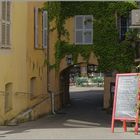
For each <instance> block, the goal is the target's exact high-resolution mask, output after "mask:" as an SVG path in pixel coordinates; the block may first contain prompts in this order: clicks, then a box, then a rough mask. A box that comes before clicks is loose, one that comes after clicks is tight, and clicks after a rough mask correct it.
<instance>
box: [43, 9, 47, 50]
mask: <svg viewBox="0 0 140 140" xmlns="http://www.w3.org/2000/svg"><path fill="white" fill-rule="evenodd" d="M47 16H48V14H47V11H43V32H42V33H43V35H42V37H43V48H47V26H48V17H47Z"/></svg>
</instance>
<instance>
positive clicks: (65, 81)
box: [59, 63, 97, 106]
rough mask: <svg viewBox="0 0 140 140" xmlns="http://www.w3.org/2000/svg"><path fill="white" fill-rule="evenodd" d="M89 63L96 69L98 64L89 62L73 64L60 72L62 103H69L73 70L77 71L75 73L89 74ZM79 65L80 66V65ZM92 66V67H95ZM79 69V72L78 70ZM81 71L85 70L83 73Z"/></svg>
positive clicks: (78, 74) (63, 104)
mask: <svg viewBox="0 0 140 140" xmlns="http://www.w3.org/2000/svg"><path fill="white" fill-rule="evenodd" d="M87 65H88V66H90V67H91V66H93V67H94V68H95V69H96V66H97V65H96V64H91V63H90V64H87V63H78V64H76V65H71V66H69V67H67V68H65V69H63V70H62V71H61V72H60V76H59V93H60V95H61V105H62V106H65V105H66V104H68V103H69V102H70V94H69V87H70V76H71V75H70V74H71V72H73V73H75V75H77V76H80V75H81V76H89V75H88V74H87V72H88V71H87ZM78 66H79V67H78ZM84 66H85V68H86V70H85V69H83V67H84ZM93 67H92V68H93ZM74 69H75V70H74ZM78 71H79V72H78ZM81 71H83V73H82V74H81ZM84 71H86V74H85V73H84Z"/></svg>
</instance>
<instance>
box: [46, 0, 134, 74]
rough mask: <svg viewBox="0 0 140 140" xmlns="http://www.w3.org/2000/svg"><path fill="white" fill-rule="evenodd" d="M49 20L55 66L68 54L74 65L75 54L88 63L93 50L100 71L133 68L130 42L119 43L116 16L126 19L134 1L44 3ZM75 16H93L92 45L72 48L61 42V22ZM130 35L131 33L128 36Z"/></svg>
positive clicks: (65, 32)
mask: <svg viewBox="0 0 140 140" xmlns="http://www.w3.org/2000/svg"><path fill="white" fill-rule="evenodd" d="M45 8H46V9H47V10H48V14H49V20H50V21H52V20H53V19H54V20H55V22H56V29H57V32H58V41H57V42H56V45H55V47H56V54H55V57H56V67H57V68H59V64H60V61H61V59H62V58H64V57H65V55H67V54H72V56H73V61H74V63H76V60H77V57H78V54H81V55H82V56H83V57H84V59H85V60H86V61H87V62H88V59H89V56H90V53H91V52H92V51H94V53H95V55H96V56H97V59H98V62H99V70H100V71H103V72H105V71H113V70H117V71H118V72H129V71H130V70H131V66H132V65H133V59H134V51H133V48H131V47H130V46H131V44H130V43H131V41H130V39H129V40H128V39H126V40H125V41H123V42H119V33H118V29H117V25H116V20H117V19H116V15H117V16H128V12H129V11H130V10H131V9H133V8H136V3H135V2H122V1H118V2H117V1H115V2H101V1H100V2H98V1H90V2H89V1H88V2H86V1H85V2H80V1H78V2H66V1H62V2H48V3H45ZM75 15H93V17H94V20H93V31H94V35H93V42H94V44H93V45H76V47H75V45H74V44H69V43H68V42H65V41H64V39H63V40H62V38H65V39H66V38H68V36H69V33H68V31H67V30H66V29H65V21H66V20H67V19H68V18H70V17H73V16H75ZM128 36H129V37H130V36H131V33H130V34H128Z"/></svg>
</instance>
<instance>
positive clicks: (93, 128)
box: [0, 87, 140, 140]
mask: <svg viewBox="0 0 140 140" xmlns="http://www.w3.org/2000/svg"><path fill="white" fill-rule="evenodd" d="M102 101H103V89H102V88H92V87H90V88H79V87H78V88H76V87H72V88H71V104H70V105H68V106H67V107H65V108H64V109H63V110H61V111H59V112H57V114H56V115H48V116H44V117H42V118H40V119H38V120H36V121H31V122H27V123H23V124H20V125H18V126H1V127H0V139H65V140H66V139H79V140H88V139H111V140H112V139H116V140H118V139H131V140H132V139H140V134H139V135H135V134H134V128H133V127H129V128H128V131H127V132H126V133H124V132H123V129H122V127H120V124H118V123H117V124H118V125H117V126H116V127H115V133H111V128H110V125H111V114H108V113H107V112H106V111H104V110H103V109H102V106H103V105H102Z"/></svg>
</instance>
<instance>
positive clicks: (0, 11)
mask: <svg viewBox="0 0 140 140" xmlns="http://www.w3.org/2000/svg"><path fill="white" fill-rule="evenodd" d="M1 29H2V2H0V48H1V47H2V42H1V41H2V33H1V32H2V30H1Z"/></svg>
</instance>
